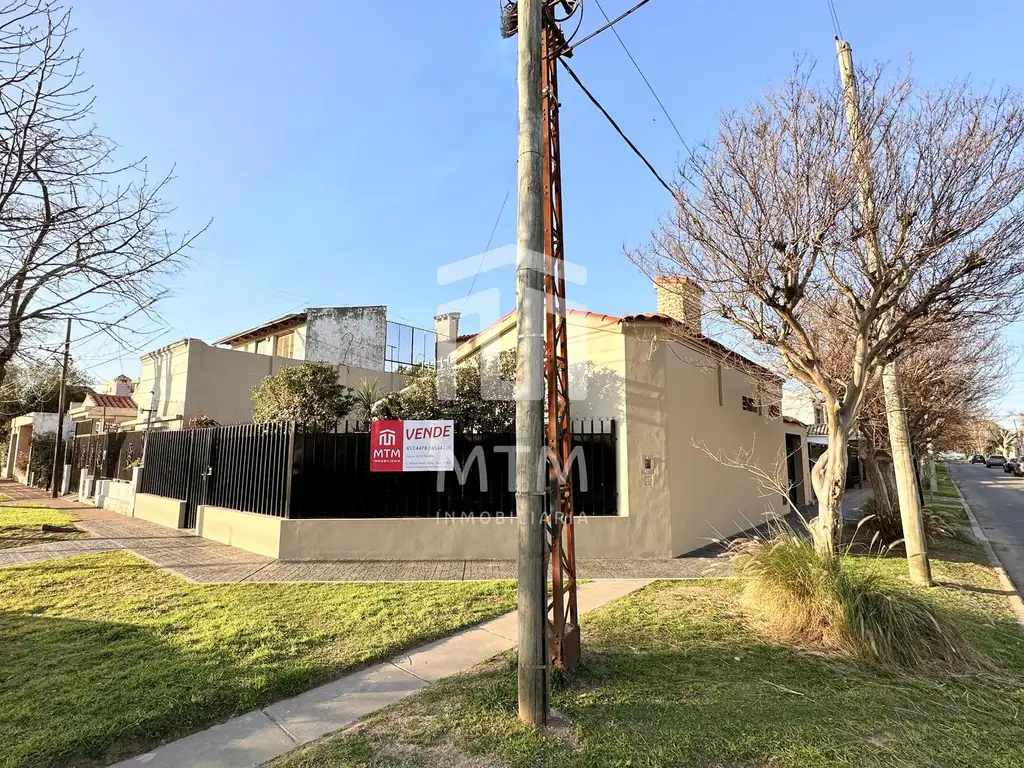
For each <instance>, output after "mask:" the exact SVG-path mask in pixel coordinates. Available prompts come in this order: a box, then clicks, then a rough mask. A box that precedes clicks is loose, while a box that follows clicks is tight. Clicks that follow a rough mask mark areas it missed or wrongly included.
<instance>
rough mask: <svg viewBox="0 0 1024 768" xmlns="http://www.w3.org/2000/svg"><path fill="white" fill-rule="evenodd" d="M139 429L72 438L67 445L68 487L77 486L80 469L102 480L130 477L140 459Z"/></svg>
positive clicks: (141, 435) (143, 437)
mask: <svg viewBox="0 0 1024 768" xmlns="http://www.w3.org/2000/svg"><path fill="white" fill-rule="evenodd" d="M144 439H145V435H144V434H143V433H142V432H106V433H101V434H98V435H85V436H83V437H77V438H75V441H74V444H73V445H72V447H71V462H70V463H71V486H70V488H71V490H72V491H75V490H77V488H78V483H79V480H80V479H81V477H82V472H83V471H88V472H89V474H91V475H92V476H93V477H96V478H102V479H115V480H131V479H132V468H133V466H134V465H135V463H137V461H138V460H140V459H141V458H142V443H143V440H144Z"/></svg>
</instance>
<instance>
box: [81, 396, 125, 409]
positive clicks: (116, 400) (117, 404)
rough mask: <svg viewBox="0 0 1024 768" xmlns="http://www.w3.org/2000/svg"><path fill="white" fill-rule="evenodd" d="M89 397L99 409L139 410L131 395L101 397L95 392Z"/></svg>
mask: <svg viewBox="0 0 1024 768" xmlns="http://www.w3.org/2000/svg"><path fill="white" fill-rule="evenodd" d="M87 397H88V399H90V400H92V401H93V403H95V404H96V406H97V407H99V408H133V409H134V408H137V406H136V405H135V401H134V400H133V399H132V397H131V395H101V394H99V393H98V392H93V393H92V394H90V395H88V396H87Z"/></svg>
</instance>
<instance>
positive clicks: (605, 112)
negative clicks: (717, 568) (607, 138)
mask: <svg viewBox="0 0 1024 768" xmlns="http://www.w3.org/2000/svg"><path fill="white" fill-rule="evenodd" d="M559 61H561V62H562V66H563V67H565V71H566V72H568V73H569V77H571V78H572V79H573V80H575V81H576V85H578V86H579V87H580V90H581V91H583V93H584V95H586V97H587V98H588V99H590V101H591V103H593V105H594V106H595V107H597V108H598V109H599V110H601V114H602V115H604V116H605V118H606V119H607V120H608V122H609V123H611V125H612V128H614V129H615V131H616V132H617V133H618V134H619V136H621V137H622V139H623V141H625V142H626V144H628V145H629V148H630V149H632V150H633V152H634V153H635V154H636V156H637V157H639V158H640V159H641V160H643V163H644V165H646V166H647V170H649V171H650V172H651V173H653V174H654V178H656V179H657V180H658V181H659V182H660V183H661V186H663V187H664V188H665V189H667V190H668V193H669V194H670V195H672V196H673V197H675V194H676V193H675V191H674V190H673V189H672V187H670V186H669V185H668V182H666V181H665V180H664V179H663V178H662V177H661V174H659V173H658V172H657V170H655V168H654V166H653V165H651V162H650V161H649V160H648V159H647V158H646V157H644V154H643V152H641V151H640V150H639V149H637V146H636V144H634V143H633V142H632V141H630V140H629V137H628V136H627V135H626V134H625V133H623V132H622V129H621V128H619V124H618V123H616V122H615V120H614V119H613V118H612V116H611V115H609V114H608V110H606V109H605V108H604V107H602V106H601V102H599V101H598V100H597V99H596V98H595V97H594V94H592V93H591V92H590V91H588V90H587V87H586V86H585V85H584V84H583V83H582V82H581V81H580V79H579V78H578V77H577V76H576V73H575V72H573V71H572V67H570V66H569V65H568V64H566V62H565V59H559Z"/></svg>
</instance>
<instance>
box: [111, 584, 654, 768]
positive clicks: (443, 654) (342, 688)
mask: <svg viewBox="0 0 1024 768" xmlns="http://www.w3.org/2000/svg"><path fill="white" fill-rule="evenodd" d="M648 583H650V582H649V581H648V580H617V581H601V582H591V583H589V584H584V585H583V586H581V587H580V593H579V605H580V612H581V613H582V612H586V611H591V610H593V609H595V608H598V607H600V606H602V605H604V604H606V603H608V602H610V601H612V600H615V599H617V598H619V597H622V596H624V595H627V594H629V593H630V592H632V591H634V590H636V589H639V588H640V587H643V586H645V585H646V584H648ZM517 621H518V619H517V614H516V612H515V611H513V612H512V613H507V614H505V615H504V616H500V617H499V618H497V619H492V620H491V621H488V622H485V623H483V624H479V625H477V626H475V627H471V628H469V629H466V630H463V631H461V632H459V633H457V634H455V635H452V636H451V637H448V638H445V639H444V640H438V641H437V642H434V643H430V644H429V645H425V646H423V647H421V648H417V649H415V650H413V651H410V652H409V653H406V654H403V655H402V656H400V657H399V658H396V659H392V660H391V661H387V662H384V663H383V664H375V665H374V666H372V667H369V668H368V669H364V670H362V671H360V672H355V673H353V674H351V675H346V676H345V677H342V678H340V679H339V680H335V681H334V682H333V683H327V684H326V685H322V686H320V687H319V688H314V689H313V690H311V691H307V692H306V693H303V694H300V695H298V696H295V697H294V698H291V699H285V700H284V701H279V702H277V703H276V704H272V705H270V706H268V707H264V708H263V709H257V710H254V711H252V712H249V713H247V714H244V715H241V716H239V717H235V718H232V719H231V720H228V721H227V722H226V723H222V724H221V725H215V726H214V727H212V728H209V729H207V730H205V731H201V732H199V733H196V734H193V735H191V736H186V737H185V738H183V739H180V740H178V741H174V742H171V743H169V744H165V745H163V746H162V747H158V748H157V749H155V750H153V751H152V752H148V753H146V754H144V755H139V756H138V757H134V758H132V759H130V760H125V761H123V762H120V763H117V765H116V766H114V768H142V767H143V766H145V768H179V767H180V766H185V765H187V766H192V767H193V768H249V767H250V766H255V765H259V764H261V763H264V762H266V761H268V760H271V759H272V758H274V757H277V756H278V755H282V754H284V753H285V752H288V751H290V750H292V749H294V748H295V747H297V746H300V745H302V744H306V743H308V742H310V741H313V740H314V739H318V738H320V737H321V736H323V735H325V734H328V733H331V732H332V731H337V730H339V729H341V728H344V727H345V726H348V725H351V724H352V723H354V722H356V721H357V720H359V719H361V718H363V717H365V716H366V715H368V714H370V713H371V712H373V711H374V710H377V709H380V708H382V707H385V706H387V705H389V704H393V703H394V702H396V701H398V700H400V699H403V698H405V697H406V696H409V695H410V694H413V693H415V692H416V691H418V690H420V689H421V688H425V687H426V686H428V685H430V684H431V683H433V682H436V681H437V680H440V679H441V678H442V677H447V676H448V675H452V674H455V673H456V672H460V671H463V670H467V669H469V668H471V667H473V666H476V665H477V664H479V663H480V662H482V661H486V660H487V659H489V658H491V657H492V656H495V655H497V654H499V653H502V652H504V651H507V650H509V649H510V648H512V647H514V646H515V644H516V625H517Z"/></svg>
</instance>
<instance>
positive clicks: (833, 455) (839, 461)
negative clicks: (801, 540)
mask: <svg viewBox="0 0 1024 768" xmlns="http://www.w3.org/2000/svg"><path fill="white" fill-rule="evenodd" d="M847 443H848V437H847V434H846V430H845V429H836V428H834V426H833V425H832V424H830V425H829V437H828V448H827V450H826V451H825V453H824V454H823V455H822V457H821V458H820V459H818V463H817V464H815V465H814V471H813V472H812V473H811V483H812V484H813V485H814V493H815V495H816V496H817V497H818V517H817V519H815V521H814V522H813V523H812V524H811V536H812V538H813V539H814V548H815V549H816V550H817V551H818V552H819V553H820V554H823V555H832V554H833V553H834V552H835V539H836V530H837V529H838V527H839V525H840V523H841V521H842V519H843V494H844V493H845V492H846V465H847V463H848V457H847V453H846V447H847Z"/></svg>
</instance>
